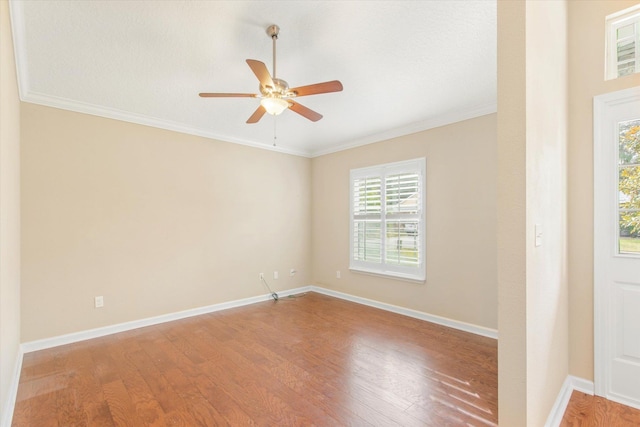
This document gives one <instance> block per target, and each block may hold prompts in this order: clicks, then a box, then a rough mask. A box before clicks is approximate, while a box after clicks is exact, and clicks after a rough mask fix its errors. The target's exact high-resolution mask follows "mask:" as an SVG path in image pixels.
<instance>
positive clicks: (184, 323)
mask: <svg viewBox="0 0 640 427" xmlns="http://www.w3.org/2000/svg"><path fill="white" fill-rule="evenodd" d="M497 391H498V387H497V342H496V341H495V340H493V339H489V338H484V337H479V336H476V335H473V334H468V333H464V332H461V331H457V330H454V329H449V328H446V327H443V326H439V325H434V324H430V323H427V322H423V321H420V320H416V319H412V318H409V317H405V316H401V315H397V314H393V313H388V312H385V311H382V310H378V309H375V308H371V307H366V306H363V305H359V304H355V303H351V302H348V301H343V300H340V299H336V298H331V297H328V296H325V295H321V294H316V293H309V294H306V295H304V296H300V297H298V298H281V299H280V300H279V301H278V302H273V301H269V302H264V303H259V304H253V305H250V306H246V307H240V308H235V309H230V310H225V311H220V312H216V313H211V314H206V315H202V316H197V317H193V318H189V319H184V320H179V321H175V322H171V323H165V324H161V325H156V326H150V327H146V328H141V329H137V330H134V331H129V332H123V333H119V334H114V335H110V336H107V337H102V338H97V339H93V340H88V341H84V342H80V343H76V344H70V345H66V346H61V347H56V348H52V349H48V350H43V351H39V352H33V353H28V354H26V355H25V356H24V360H23V367H22V374H21V377H20V384H19V388H18V397H17V402H16V408H15V413H14V418H13V424H12V425H13V427H23V426H30V427H33V426H38V427H48V426H52V427H53V426H57V427H63V426H64V427H69V426H189V427H192V426H223V425H231V426H236V425H262V426H267V425H268V426H299V425H318V426H346V425H355V426H368V425H371V426H438V427H442V426H495V425H496V423H497V417H498V415H497V407H498V401H497V400H498V397H497ZM568 425H582V424H568Z"/></svg>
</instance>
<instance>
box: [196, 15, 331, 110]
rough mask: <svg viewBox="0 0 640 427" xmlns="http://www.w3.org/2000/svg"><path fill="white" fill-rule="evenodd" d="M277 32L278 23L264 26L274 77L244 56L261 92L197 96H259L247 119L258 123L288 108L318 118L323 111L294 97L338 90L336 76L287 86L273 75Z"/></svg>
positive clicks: (257, 63) (265, 67)
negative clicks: (310, 83)
mask: <svg viewBox="0 0 640 427" xmlns="http://www.w3.org/2000/svg"><path fill="white" fill-rule="evenodd" d="M279 33H280V28H279V27H278V26H277V25H270V26H269V27H267V35H268V36H269V37H271V40H272V41H273V77H272V76H271V74H269V70H268V69H267V66H266V65H264V63H263V62H260V61H256V60H255V59H247V64H248V65H249V68H251V71H253V74H255V75H256V77H257V78H258V80H259V81H260V89H259V90H260V94H250V93H200V96H201V97H203V98H260V105H259V106H258V109H257V110H256V111H254V113H253V114H252V115H251V117H249V119H248V120H247V123H257V122H258V121H259V120H260V119H261V118H262V116H263V115H264V114H265V113H268V114H271V115H273V116H277V115H279V114H282V112H283V111H284V110H287V109H289V110H292V111H293V112H295V113H298V114H300V115H301V116H303V117H305V118H307V119H309V120H311V121H312V122H317V121H318V120H320V119H321V118H322V114H320V113H317V112H315V111H313V110H311V109H310V108H307V107H305V106H303V105H301V104H299V103H297V102H295V101H293V98H296V97H300V96H308V95H319V94H322V93H330V92H340V91H341V90H342V83H340V81H338V80H332V81H329V82H324V83H316V84H312V85H308V86H300V87H297V88H293V89H289V84H288V83H287V82H286V81H284V80H282V79H278V78H276V40H277V39H278V34H279Z"/></svg>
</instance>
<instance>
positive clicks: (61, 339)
mask: <svg viewBox="0 0 640 427" xmlns="http://www.w3.org/2000/svg"><path fill="white" fill-rule="evenodd" d="M309 291H313V292H317V293H319V294H324V295H328V296H332V297H336V298H340V299H344V300H347V301H351V302H355V303H358V304H364V305H368V306H371V307H375V308H380V309H382V310H386V311H390V312H392V313H398V314H402V315H405V316H409V317H413V318H416V319H420V320H424V321H427V322H431V323H436V324H438V325H443V326H448V327H450V328H454V329H458V330H461V331H464V332H470V333H472V334H476V335H481V336H485V337H489V338H493V339H497V338H498V331H496V330H495V329H489V328H485V327H482V326H477V325H472V324H470V323H465V322H459V321H457V320H453V319H448V318H446V317H440V316H435V315H433V314H428V313H423V312H420V311H416V310H411V309H408V308H404V307H399V306H396V305H392V304H387V303H383V302H379V301H374V300H370V299H367V298H362V297H358V296H354V295H350V294H345V293H343V292H338V291H333V290H330V289H325V288H322V287H319V286H303V287H300V288H295V289H289V290H286V291H279V292H278V295H280V296H281V297H287V296H289V295H295V294H300V293H303V292H309ZM269 299H271V295H270V294H266V295H260V296H256V297H251V298H245V299H241V300H235V301H229V302H224V303H220V304H213V305H209V306H205V307H198V308H193V309H190V310H184V311H179V312H176V313H169V314H163V315H161V316H155V317H149V318H146V319H140V320H133V321H131V322H125V323H119V324H116V325H111V326H105V327H102V328H96V329H89V330H86V331H80V332H73V333H70V334H66V335H60V336H57V337H52V338H45V339H41V340H36V341H29V342H25V343H22V345H21V351H22V353H30V352H32V351H38V350H44V349H47V348H52V347H57V346H60V345H65V344H72V343H75V342H79V341H84V340H88V339H92V338H98V337H103V336H105V335H111V334H115V333H118V332H124V331H130V330H132V329H137V328H143V327H145V326H152V325H157V324H160V323H165V322H171V321H173V320H179V319H184V318H187V317H193V316H198V315H200V314H206V313H213V312H215V311H220V310H226V309H229V308H234V307H242V306H245V305H249V304H255V303H257V302H263V301H267V300H269Z"/></svg>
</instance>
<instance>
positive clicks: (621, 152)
mask: <svg viewBox="0 0 640 427" xmlns="http://www.w3.org/2000/svg"><path fill="white" fill-rule="evenodd" d="M618 131H619V132H618V135H619V149H618V164H619V167H618V213H619V218H618V221H619V224H618V225H619V230H620V235H619V238H618V250H619V252H620V253H633V254H640V119H636V120H630V121H627V122H621V123H619V124H618Z"/></svg>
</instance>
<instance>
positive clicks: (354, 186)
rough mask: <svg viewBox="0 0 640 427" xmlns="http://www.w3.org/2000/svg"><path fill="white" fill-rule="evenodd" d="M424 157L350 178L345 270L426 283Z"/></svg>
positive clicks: (357, 171) (358, 171) (362, 171)
mask: <svg viewBox="0 0 640 427" xmlns="http://www.w3.org/2000/svg"><path fill="white" fill-rule="evenodd" d="M425 172H426V161H425V159H424V158H421V159H414V160H408V161H403V162H397V163H389V164H384V165H378V166H373V167H368V168H362V169H353V170H352V171H351V174H350V188H351V200H350V215H351V227H350V232H351V233H350V241H351V245H350V254H351V255H350V263H349V268H350V269H351V270H355V271H362V272H366V273H374V274H383V275H388V276H394V277H400V278H404V279H410V280H417V281H424V280H425V220H424V212H425V175H426V173H425Z"/></svg>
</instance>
